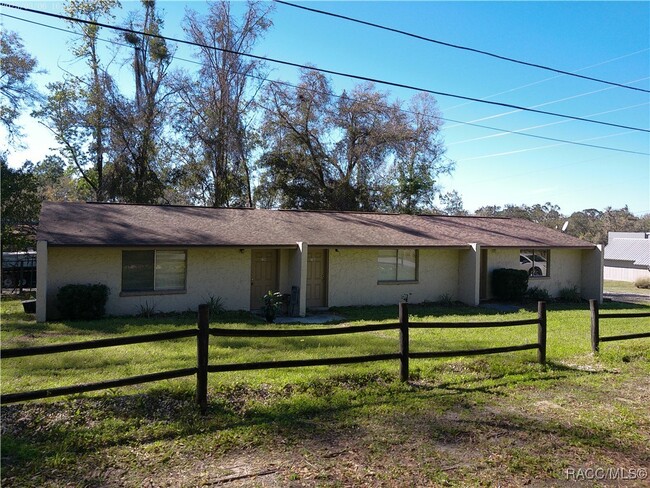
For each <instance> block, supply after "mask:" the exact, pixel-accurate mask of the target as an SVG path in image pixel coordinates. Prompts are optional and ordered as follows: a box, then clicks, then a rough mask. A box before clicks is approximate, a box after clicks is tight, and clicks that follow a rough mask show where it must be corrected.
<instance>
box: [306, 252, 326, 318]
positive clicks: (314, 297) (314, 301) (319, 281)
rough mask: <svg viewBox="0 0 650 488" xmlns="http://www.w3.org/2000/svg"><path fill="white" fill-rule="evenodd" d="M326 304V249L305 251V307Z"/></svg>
mask: <svg viewBox="0 0 650 488" xmlns="http://www.w3.org/2000/svg"><path fill="white" fill-rule="evenodd" d="M326 306H327V251H326V250H325V249H309V251H308V252H307V307H309V308H315V307H326Z"/></svg>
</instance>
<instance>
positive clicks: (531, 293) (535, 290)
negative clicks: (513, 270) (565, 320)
mask: <svg viewBox="0 0 650 488" xmlns="http://www.w3.org/2000/svg"><path fill="white" fill-rule="evenodd" d="M526 298H530V299H531V300H535V301H536V302H539V301H542V302H547V301H548V300H549V299H550V298H551V297H550V295H549V294H548V290H547V289H546V288H539V287H537V286H531V287H530V288H528V290H526Z"/></svg>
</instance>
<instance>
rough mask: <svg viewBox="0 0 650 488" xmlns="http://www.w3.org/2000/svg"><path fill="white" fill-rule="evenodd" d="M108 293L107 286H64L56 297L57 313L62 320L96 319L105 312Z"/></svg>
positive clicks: (98, 284) (99, 284)
mask: <svg viewBox="0 0 650 488" xmlns="http://www.w3.org/2000/svg"><path fill="white" fill-rule="evenodd" d="M109 293H110V290H109V288H108V286H106V285H102V284H101V283H97V284H94V285H79V284H72V285H65V286H63V287H61V289H60V290H59V293H57V295H56V298H57V301H58V309H59V312H60V313H61V316H62V318H64V319H71V320H90V319H98V318H100V317H102V316H103V315H104V313H105V311H106V302H107V301H108V295H109Z"/></svg>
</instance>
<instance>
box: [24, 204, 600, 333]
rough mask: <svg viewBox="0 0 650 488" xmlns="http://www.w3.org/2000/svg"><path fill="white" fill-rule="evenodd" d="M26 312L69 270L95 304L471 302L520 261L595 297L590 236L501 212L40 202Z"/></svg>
mask: <svg viewBox="0 0 650 488" xmlns="http://www.w3.org/2000/svg"><path fill="white" fill-rule="evenodd" d="M37 242H38V244H37V251H38V273H37V276H38V278H37V279H38V286H37V314H36V316H37V320H39V321H44V320H46V319H48V320H49V319H51V318H56V315H57V307H56V296H57V292H58V290H59V289H60V288H61V287H62V286H64V285H66V284H69V283H103V284H105V285H107V286H108V287H109V288H110V296H109V299H108V303H107V309H106V311H107V313H108V314H111V315H128V314H136V313H138V312H139V311H140V310H141V307H143V306H147V307H148V308H152V307H153V308H155V310H157V311H162V312H168V311H186V310H189V309H191V310H196V308H197V307H198V305H199V304H200V303H205V302H207V301H208V300H209V298H210V297H215V298H216V297H219V298H221V301H222V303H223V305H224V306H225V308H226V309H231V310H241V309H243V310H255V309H258V308H260V307H261V305H262V302H261V297H262V296H263V295H264V294H265V293H266V292H267V291H269V290H273V291H279V292H281V293H283V294H289V293H291V292H292V290H293V292H294V295H295V297H296V302H295V303H296V310H295V311H296V313H297V314H299V315H305V313H306V311H307V309H308V308H314V309H316V308H323V307H333V306H346V305H379V304H396V303H398V302H399V301H400V299H401V298H403V297H408V299H409V301H411V302H416V303H417V302H423V301H436V300H439V299H440V298H441V297H445V298H446V299H452V300H459V301H462V302H464V303H467V304H470V305H477V304H478V303H479V301H480V300H483V299H489V298H490V297H491V296H492V292H491V286H490V280H489V275H490V273H491V271H492V270H493V269H495V268H504V267H506V268H518V269H526V270H527V271H528V272H529V273H530V276H531V278H530V283H531V286H537V287H540V288H545V289H547V290H548V292H549V293H550V294H551V295H554V294H557V293H558V291H559V290H560V289H562V288H566V287H573V286H576V287H578V289H579V290H580V292H581V294H582V296H583V297H585V298H595V299H598V300H601V299H602V269H603V266H602V264H603V260H602V250H601V248H600V247H599V246H595V245H593V244H591V243H588V242H585V241H582V240H580V239H576V238H574V237H571V236H568V235H566V234H563V233H561V232H558V231H555V230H552V229H548V228H546V227H543V226H541V225H537V224H535V223H533V222H529V221H527V220H523V219H513V218H493V217H451V216H433V215H402V214H380V213H363V212H329V211H322V212H311V211H299V210H265V209H264V210H263V209H243V208H207V207H189V206H171V205H170V206H153V205H131V204H110V203H47V202H46V203H44V204H43V207H42V211H41V217H40V224H39V230H38V235H37Z"/></svg>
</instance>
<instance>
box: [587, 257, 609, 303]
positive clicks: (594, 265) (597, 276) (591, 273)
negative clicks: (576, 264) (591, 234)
mask: <svg viewBox="0 0 650 488" xmlns="http://www.w3.org/2000/svg"><path fill="white" fill-rule="evenodd" d="M603 257H604V253H603V246H602V245H598V246H596V248H595V249H585V250H583V251H582V297H583V298H586V299H590V300H591V299H594V300H598V301H599V302H602V301H603V275H604V270H603Z"/></svg>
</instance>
